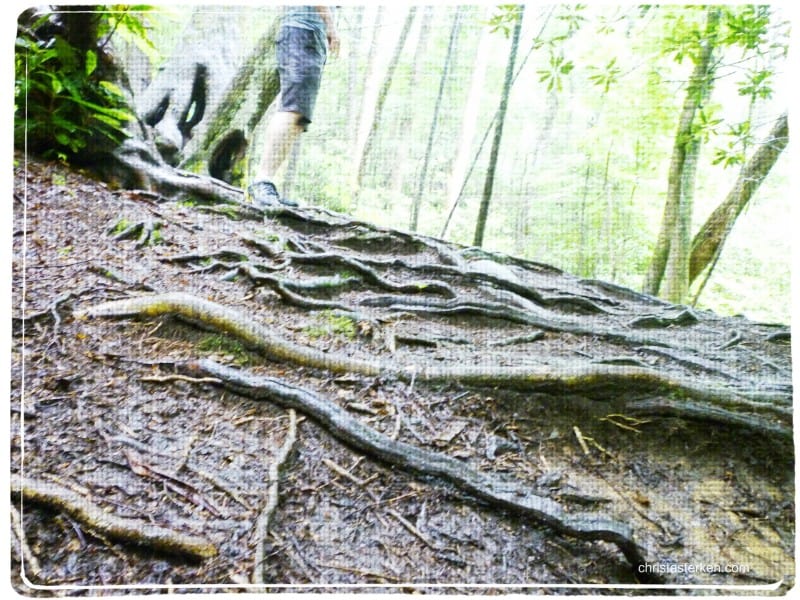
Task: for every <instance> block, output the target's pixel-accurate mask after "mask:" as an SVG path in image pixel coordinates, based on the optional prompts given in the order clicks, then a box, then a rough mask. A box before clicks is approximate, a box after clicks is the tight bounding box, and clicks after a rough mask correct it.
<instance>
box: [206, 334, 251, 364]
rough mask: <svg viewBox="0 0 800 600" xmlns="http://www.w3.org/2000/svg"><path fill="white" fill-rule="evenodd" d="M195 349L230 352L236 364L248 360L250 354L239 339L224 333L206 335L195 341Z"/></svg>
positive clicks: (222, 352) (244, 362)
mask: <svg viewBox="0 0 800 600" xmlns="http://www.w3.org/2000/svg"><path fill="white" fill-rule="evenodd" d="M197 349H198V350H201V351H203V352H213V353H215V354H230V355H232V356H233V357H234V362H236V364H238V365H246V364H247V363H248V362H250V355H249V354H248V353H247V350H246V349H245V347H244V346H243V345H242V343H241V342H240V341H239V340H235V339H231V338H229V337H226V336H224V335H208V336H206V337H204V338H203V339H202V340H200V341H199V342H198V343H197Z"/></svg>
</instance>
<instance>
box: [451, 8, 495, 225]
mask: <svg viewBox="0 0 800 600" xmlns="http://www.w3.org/2000/svg"><path fill="white" fill-rule="evenodd" d="M491 11H492V9H491V8H489V9H487V10H486V13H485V18H484V21H488V20H489V18H490V17H491ZM490 34H491V30H490V29H489V27H485V26H482V27H481V30H480V37H479V38H478V45H477V47H476V49H475V56H474V60H473V63H472V74H471V78H470V84H469V91H468V92H467V100H466V103H465V104H464V110H463V113H462V117H461V127H460V141H459V143H458V150H457V152H456V158H455V160H454V161H453V168H452V170H451V172H450V177H449V180H448V184H447V206H448V214H451V213H452V210H453V208H454V207H455V205H456V204H457V203H458V199H459V196H460V192H461V186H462V184H463V183H464V179H465V177H466V174H467V167H468V165H469V157H470V152H471V150H472V149H473V145H472V140H473V138H474V137H475V131H476V125H477V123H478V118H479V114H480V104H481V102H480V100H481V94H482V93H483V88H484V82H485V80H486V68H487V66H488V64H489V41H490ZM445 233H446V229H444V230H443V231H442V234H441V237H444V234H445Z"/></svg>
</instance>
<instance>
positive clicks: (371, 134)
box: [355, 6, 417, 194]
mask: <svg viewBox="0 0 800 600" xmlns="http://www.w3.org/2000/svg"><path fill="white" fill-rule="evenodd" d="M416 11H417V7H416V6H412V7H411V8H410V9H409V11H408V14H407V15H406V20H405V23H404V24H403V30H402V31H401V32H400V37H399V38H398V39H397V44H396V45H395V48H394V54H393V55H392V59H391V61H390V62H389V67H388V68H387V70H386V75H385V76H384V78H383V84H382V85H381V88H380V90H379V91H378V98H377V100H376V102H375V110H374V111H373V116H372V123H371V125H370V127H369V131H368V133H367V137H366V139H365V141H364V146H363V148H362V150H361V155H360V158H359V160H358V172H357V174H356V189H355V193H356V194H358V191H359V190H360V189H361V184H362V181H363V179H364V173H365V171H366V169H367V159H368V157H369V153H370V150H371V149H372V144H373V143H374V141H375V135H376V133H377V131H378V126H379V125H380V122H381V113H382V112H383V105H384V104H386V98H387V97H388V96H389V88H390V87H391V86H392V79H393V78H394V72H395V70H396V69H397V63H398V62H400V54H401V53H402V51H403V47H404V46H405V45H406V38H408V32H409V30H410V29H411V25H412V23H413V22H414V15H415V14H416Z"/></svg>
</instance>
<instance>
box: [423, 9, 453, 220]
mask: <svg viewBox="0 0 800 600" xmlns="http://www.w3.org/2000/svg"><path fill="white" fill-rule="evenodd" d="M463 10H464V9H463V7H458V8H456V12H455V15H454V16H453V25H452V26H451V28H450V42H449V44H448V45H447V54H446V55H445V59H444V66H443V67H442V75H441V77H440V78H439V92H438V94H437V95H436V104H435V105H434V107H433V119H432V120H431V127H430V131H429V132H428V145H427V147H426V148H425V156H424V157H423V159H422V171H421V172H420V175H419V177H418V178H417V190H416V194H415V195H414V200H413V202H412V204H411V231H416V230H417V224H418V221H419V210H420V206H421V205H422V195H423V193H424V190H425V183H426V182H427V179H428V168H429V166H430V161H431V155H432V154H433V141H434V139H435V138H436V131H437V128H438V126H439V111H440V109H441V107H442V99H443V98H444V90H445V85H446V84H447V80H448V78H449V76H450V67H451V64H452V62H453V57H454V56H455V49H456V44H457V42H458V34H459V30H460V28H461V18H462V14H463Z"/></svg>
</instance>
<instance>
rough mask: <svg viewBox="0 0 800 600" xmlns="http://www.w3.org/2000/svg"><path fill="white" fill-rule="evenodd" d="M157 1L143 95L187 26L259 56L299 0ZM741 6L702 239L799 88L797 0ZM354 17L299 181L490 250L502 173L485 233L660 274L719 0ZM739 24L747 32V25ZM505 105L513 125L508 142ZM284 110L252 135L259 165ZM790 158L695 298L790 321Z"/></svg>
mask: <svg viewBox="0 0 800 600" xmlns="http://www.w3.org/2000/svg"><path fill="white" fill-rule="evenodd" d="M156 8H157V9H158V10H157V11H155V12H153V13H152V14H151V15H148V18H147V20H146V21H147V23H148V26H149V31H148V35H149V38H150V40H151V41H152V46H151V47H149V49H146V50H147V52H146V53H147V55H148V58H149V65H148V69H147V70H144V71H142V72H141V73H139V76H140V77H139V80H136V78H135V77H134V80H133V81H131V84H132V87H133V89H134V91H135V92H136V91H141V90H143V89H145V88H146V86H147V84H148V83H149V80H150V78H151V77H153V76H154V75H155V73H157V70H158V68H159V65H160V64H161V62H162V61H166V60H167V59H168V58H169V57H170V55H171V54H172V52H173V50H174V49H175V48H176V47H177V46H178V45H179V44H180V43H185V37H186V35H187V32H190V31H193V32H194V33H195V34H196V35H199V36H202V35H203V26H202V25H203V23H207V24H208V26H209V27H213V24H214V22H215V21H219V20H220V19H225V20H228V21H230V20H233V21H234V30H238V31H239V32H240V42H241V43H240V47H241V51H242V53H243V54H247V53H248V52H249V51H251V50H252V48H253V47H254V46H255V45H256V43H257V42H258V40H259V39H260V38H261V37H262V36H263V35H264V34H265V32H267V31H268V30H269V28H270V27H271V26H272V25H273V24H274V22H275V19H276V18H277V17H278V16H279V14H280V11H281V10H282V5H281V4H276V3H268V4H266V5H259V6H221V5H220V6H216V7H213V6H204V7H203V10H202V13H203V14H201V15H198V12H197V11H198V9H197V7H192V6H183V5H182V6H178V5H164V6H156ZM723 8H725V7H723ZM728 8H730V9H731V10H730V11H729V12H725V13H724V16H723V26H722V27H721V28H720V31H722V29H724V30H725V33H724V34H720V37H719V38H718V39H717V40H716V44H715V48H714V57H713V73H712V74H711V79H713V85H710V86H708V90H707V96H706V97H703V98H702V99H701V102H699V105H700V106H699V109H698V110H697V111H696V114H695V118H694V120H693V124H692V129H691V134H692V136H693V137H694V138H695V139H696V140H697V146H698V154H697V157H698V160H697V164H696V168H695V177H696V180H695V181H694V182H693V183H691V185H690V187H691V189H692V190H693V198H692V202H691V206H690V209H689V210H690V214H689V218H690V221H691V227H690V229H691V233H692V235H694V233H695V232H697V231H698V229H699V228H700V226H701V225H702V224H703V223H704V222H705V221H706V219H707V218H708V216H709V215H710V214H711V213H712V211H713V210H714V209H715V208H716V207H717V206H718V205H719V204H720V203H722V201H723V200H724V199H725V197H726V195H727V194H728V193H729V192H731V189H732V188H733V186H734V182H735V181H736V179H737V177H738V175H739V172H740V169H742V168H743V166H744V165H745V164H746V161H747V159H748V158H749V157H750V156H752V154H753V153H754V152H755V151H756V150H757V148H758V147H759V145H761V144H762V143H763V142H764V140H766V139H767V138H768V136H769V133H770V130H771V128H772V127H773V123H774V122H775V120H776V118H778V116H779V115H780V114H782V113H784V112H786V110H787V108H788V106H789V104H790V98H791V93H792V92H791V79H790V70H789V66H788V57H789V54H788V45H789V35H790V16H789V12H788V11H787V10H786V9H785V8H784V7H783V6H781V5H779V4H778V5H762V6H746V5H740V6H733V5H732V6H730V7H728ZM336 14H337V16H336V19H337V25H338V29H339V32H340V35H341V38H342V50H341V53H340V55H339V56H338V57H330V58H329V60H328V63H327V65H326V67H325V72H324V75H323V83H322V89H321V91H320V97H319V100H318V103H317V108H316V114H315V117H314V122H313V124H312V125H311V127H310V128H309V131H308V132H307V133H306V134H304V135H303V136H302V137H301V141H300V143H298V144H297V146H296V147H295V149H294V152H293V153H292V155H291V159H290V161H289V163H288V165H287V167H286V169H285V170H284V173H283V176H282V180H281V181H280V182H279V183H280V185H281V187H282V189H283V190H284V191H285V193H286V195H288V196H289V197H293V198H296V199H298V200H300V201H301V202H302V203H310V204H315V205H319V206H323V207H326V208H330V209H333V210H337V211H342V212H346V213H350V214H352V215H354V216H355V217H357V218H359V219H363V220H366V221H370V222H374V223H376V224H379V225H384V226H391V227H397V228H400V229H408V230H416V231H419V232H421V233H423V234H428V235H432V236H437V237H439V236H441V237H445V238H447V239H449V240H452V241H455V242H459V243H463V244H465V245H470V244H472V243H474V240H475V235H476V231H475V230H476V222H478V221H479V220H480V215H479V210H480V205H481V200H482V198H483V197H485V190H486V186H487V173H492V192H491V205H490V208H489V212H488V219H487V222H486V229H485V232H482V237H483V240H482V244H483V246H484V248H486V249H488V250H495V251H499V252H503V253H510V254H514V255H518V256H522V257H525V258H528V259H532V260H535V261H539V262H543V263H547V264H551V265H554V266H557V267H559V268H561V269H564V270H565V271H568V272H571V273H574V274H577V275H579V276H582V277H586V278H592V279H603V280H608V281H612V282H616V283H620V284H622V285H625V286H629V287H632V288H634V289H642V288H643V281H644V279H645V277H646V274H647V270H648V267H649V265H650V263H651V260H652V258H653V255H654V251H655V248H656V243H657V239H658V236H659V228H660V227H661V226H662V220H663V219H662V217H663V214H664V206H665V200H666V197H667V193H668V176H669V169H670V161H671V156H672V155H673V149H674V147H675V144H676V135H677V134H676V131H677V129H678V125H679V121H680V117H681V111H682V107H684V105H685V103H686V101H687V97H688V96H689V95H690V94H691V90H690V88H691V85H690V80H691V78H692V74H693V70H694V68H695V67H696V63H697V56H696V49H697V48H699V47H702V44H703V43H704V37H703V36H704V27H705V28H706V30H705V31H706V32H707V31H708V25H707V18H708V14H709V13H708V11H707V10H706V9H705V8H704V7H701V6H693V5H670V6H652V5H624V4H623V5H618V6H614V5H607V4H602V5H600V4H593V3H590V4H578V5H540V4H530V5H527V6H525V9H524V11H522V10H521V5H491V4H486V3H474V4H469V5H462V6H459V5H456V4H450V3H434V4H430V5H423V4H420V5H413V4H411V3H407V2H402V3H392V4H386V5H380V4H369V5H363V6H362V5H359V4H353V5H349V4H345V5H342V6H340V7H339V8H338V9H337V13H336ZM731 15H733V16H731ZM516 17H521V21H519V30H518V31H515V30H516V27H515V25H516V22H517V21H516ZM736 19H741V20H740V21H739V22H738V25H739V26H741V27H742V28H744V29H743V31H745V35H739V36H738V37H737V36H736V35H735V33H736V26H737V21H736ZM230 25H231V23H230V22H229V23H228V26H230ZM187 28H188V29H187ZM731 32H733V34H732V33H731ZM754 32H755V33H754ZM117 33H119V34H122V31H119V32H117ZM188 34H189V35H191V33H188ZM740 34H741V31H740ZM726 36H727V37H726ZM515 37H516V38H517V47H516V49H514V38H515ZM120 38H123V39H124V36H122V35H116V36H115V44H119V43H120ZM119 49H120V48H119V47H117V50H116V51H119ZM128 51H129V52H131V53H132V54H131V55H132V56H133V54H135V53H138V52H140V51H141V45H140V46H139V48H136V49H134V46H133V45H131V46H130V47H129V48H128ZM693 52H695V54H693ZM513 53H515V54H516V56H515V57H514V61H513V65H512V66H511V67H509V64H510V54H513ZM129 64H130V62H129ZM507 72H513V80H512V82H511V88H510V94H509V96H508V98H507V99H506V100H504V98H503V89H504V84H505V83H506V79H507V76H506V74H507ZM704 93H705V92H704ZM500 107H504V109H505V113H504V116H503V117H502V123H503V130H502V138H501V139H500V140H499V141H500V143H499V145H498V146H496V147H495V148H494V149H493V147H492V144H493V140H494V137H495V134H496V132H497V129H496V124H497V121H498V114H499V113H500V110H499V109H500ZM266 121H267V119H264V120H263V122H262V124H261V125H260V126H259V129H257V130H256V131H253V132H252V135H251V138H252V142H253V144H254V145H253V146H252V147H251V149H250V152H249V155H248V158H247V161H246V165H245V167H244V169H245V173H243V174H242V176H243V177H244V178H245V179H246V178H247V176H248V172H250V171H252V170H254V169H255V165H256V163H257V161H258V159H259V156H258V152H257V151H258V148H259V141H260V140H262V139H263V126H264V125H265V124H266ZM789 149H790V150H791V147H790V148H789ZM493 151H496V153H497V159H498V160H497V166H496V169H492V167H491V165H490V157H491V154H492V152H493ZM790 155H791V152H783V153H782V155H781V156H780V157H779V158H778V160H777V162H776V163H775V165H774V167H773V168H772V169H771V170H770V172H769V174H768V176H767V177H766V178H765V179H764V182H763V184H762V185H761V186H760V187H759V188H758V190H757V191H756V193H755V194H754V196H753V198H752V200H751V201H750V202H749V203H747V205H746V206H745V208H744V211H743V213H742V214H741V215H740V216H739V217H738V218H737V219H736V222H735V226H734V227H733V228H732V230H731V232H730V236H729V237H728V239H727V240H726V242H725V243H724V245H723V247H722V251H721V253H720V254H719V257H718V260H715V261H714V262H713V263H712V267H711V269H712V271H711V272H710V277H708V278H707V279H706V275H708V271H706V273H705V274H702V275H701V276H700V277H698V278H697V279H696V280H695V282H694V285H693V287H692V288H691V289H690V290H689V293H688V294H687V295H686V298H685V301H686V302H687V303H691V302H693V301H695V299H696V302H697V306H699V307H701V308H709V309H712V310H714V311H715V312H718V313H720V314H745V315H746V316H748V317H750V318H752V319H755V320H762V321H770V322H782V323H787V324H788V323H789V321H790V314H791V302H790V280H791V262H792V260H791V256H792V251H791V244H790V240H791V236H792V235H793V225H794V222H795V220H794V219H793V218H792V215H793V212H792V211H793V208H792V203H791V194H790V171H791V159H790Z"/></svg>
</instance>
